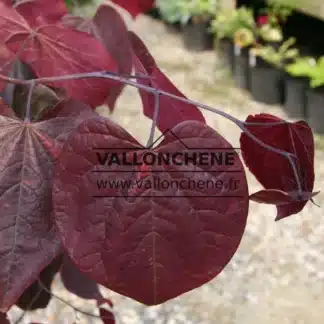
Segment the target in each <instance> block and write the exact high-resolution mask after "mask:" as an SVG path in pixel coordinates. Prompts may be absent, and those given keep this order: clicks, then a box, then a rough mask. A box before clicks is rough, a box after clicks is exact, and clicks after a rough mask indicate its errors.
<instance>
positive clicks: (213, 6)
mask: <svg viewBox="0 0 324 324" xmlns="http://www.w3.org/2000/svg"><path fill="white" fill-rule="evenodd" d="M217 4H218V1H217V0H157V1H156V6H157V7H158V8H159V10H160V12H161V15H162V17H163V18H164V19H165V20H166V21H168V22H170V23H173V22H176V21H181V23H183V24H186V23H187V22H188V20H189V19H190V18H191V17H196V16H198V17H211V16H214V15H215V13H216V11H217Z"/></svg>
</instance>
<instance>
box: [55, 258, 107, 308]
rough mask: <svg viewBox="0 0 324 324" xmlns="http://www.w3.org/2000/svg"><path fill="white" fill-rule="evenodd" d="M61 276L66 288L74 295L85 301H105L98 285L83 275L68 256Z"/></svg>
mask: <svg viewBox="0 0 324 324" xmlns="http://www.w3.org/2000/svg"><path fill="white" fill-rule="evenodd" d="M60 275H61V279H62V282H63V284H64V287H65V288H66V289H67V290H68V291H69V292H71V293H72V294H75V295H77V296H79V297H80V298H83V299H96V300H98V301H99V303H101V302H102V301H103V300H104V297H103V296H102V295H101V293H100V291H99V288H98V285H97V283H96V282H94V281H93V280H91V279H89V278H88V277H87V276H86V275H85V274H84V273H81V272H80V271H79V270H78V268H77V267H76V266H75V265H74V264H73V262H72V261H71V259H70V258H69V257H68V256H67V255H66V256H65V257H64V262H63V266H62V269H61V272H60Z"/></svg>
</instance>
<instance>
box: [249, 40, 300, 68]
mask: <svg viewBox="0 0 324 324" xmlns="http://www.w3.org/2000/svg"><path fill="white" fill-rule="evenodd" d="M295 42H296V40H295V39H294V38H293V37H291V38H289V39H287V40H286V41H285V42H284V43H283V44H282V45H281V46H280V48H279V49H278V50H276V49H275V48H274V47H273V46H270V45H266V46H259V47H255V48H253V49H252V53H253V54H254V55H255V56H259V57H261V58H262V59H264V60H265V61H266V62H268V63H270V64H273V65H275V66H276V67H278V68H282V67H284V65H285V63H286V61H287V60H291V59H295V58H296V57H298V55H299V50H298V49H297V48H294V47H292V46H293V45H294V44H295Z"/></svg>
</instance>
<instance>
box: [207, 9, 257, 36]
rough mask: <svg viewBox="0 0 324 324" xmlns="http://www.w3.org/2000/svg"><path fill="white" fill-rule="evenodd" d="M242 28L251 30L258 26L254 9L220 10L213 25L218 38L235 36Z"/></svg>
mask: <svg viewBox="0 0 324 324" xmlns="http://www.w3.org/2000/svg"><path fill="white" fill-rule="evenodd" d="M242 28H244V29H247V30H250V31H253V30H254V29H255V28H256V25H255V21H254V17H253V11H252V10H251V9H249V8H246V7H240V8H238V9H235V10H228V9H227V10H226V9H225V10H221V11H219V12H218V14H217V16H216V17H215V19H214V20H213V21H212V25H211V30H212V31H213V32H214V33H215V34H216V35H217V38H218V39H222V38H234V35H235V33H236V32H237V31H238V30H239V29H242Z"/></svg>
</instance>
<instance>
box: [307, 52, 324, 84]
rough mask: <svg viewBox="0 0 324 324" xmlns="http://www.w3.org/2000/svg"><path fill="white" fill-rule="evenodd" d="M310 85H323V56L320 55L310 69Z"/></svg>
mask: <svg viewBox="0 0 324 324" xmlns="http://www.w3.org/2000/svg"><path fill="white" fill-rule="evenodd" d="M310 79H311V82H310V86H311V87H312V88H317V87H322V86H324V56H321V57H320V58H319V59H318V60H317V62H316V65H315V66H314V67H313V68H312V69H311V71H310Z"/></svg>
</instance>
